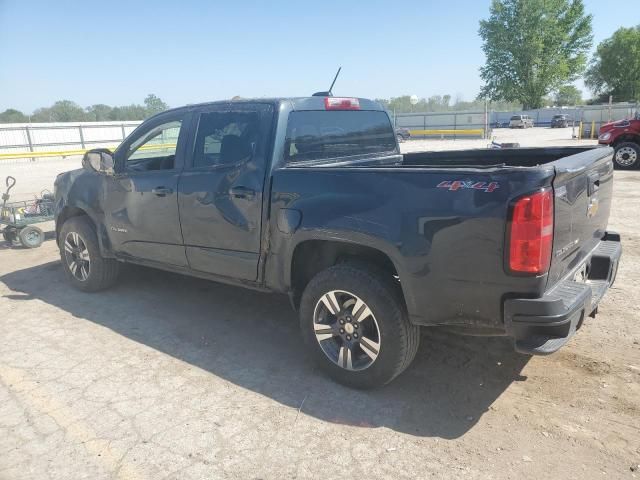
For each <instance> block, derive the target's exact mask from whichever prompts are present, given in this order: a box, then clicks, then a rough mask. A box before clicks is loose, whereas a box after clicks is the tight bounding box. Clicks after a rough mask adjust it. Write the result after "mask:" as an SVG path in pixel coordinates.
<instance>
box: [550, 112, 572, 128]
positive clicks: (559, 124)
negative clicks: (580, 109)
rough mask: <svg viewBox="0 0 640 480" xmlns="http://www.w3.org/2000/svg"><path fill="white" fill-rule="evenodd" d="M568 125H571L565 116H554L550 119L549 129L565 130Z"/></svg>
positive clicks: (567, 116)
mask: <svg viewBox="0 0 640 480" xmlns="http://www.w3.org/2000/svg"><path fill="white" fill-rule="evenodd" d="M569 125H571V120H570V119H569V115H567V114H564V113H561V114H558V115H554V116H553V118H552V119H551V128H566V127H568V126H569Z"/></svg>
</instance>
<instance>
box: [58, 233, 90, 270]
mask: <svg viewBox="0 0 640 480" xmlns="http://www.w3.org/2000/svg"><path fill="white" fill-rule="evenodd" d="M64 256H65V259H66V261H67V267H69V271H70V272H71V274H72V275H73V276H74V277H75V278H76V279H77V280H79V281H81V282H84V281H86V280H87V278H89V273H90V272H91V258H90V257H89V250H88V249H87V245H86V243H85V241H84V240H83V239H82V237H81V236H80V235H78V233H76V232H69V233H68V234H67V236H66V238H65V239H64Z"/></svg>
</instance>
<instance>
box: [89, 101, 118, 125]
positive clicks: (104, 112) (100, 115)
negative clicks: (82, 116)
mask: <svg viewBox="0 0 640 480" xmlns="http://www.w3.org/2000/svg"><path fill="white" fill-rule="evenodd" d="M111 110H113V109H112V107H110V106H109V105H105V104H104V103H98V104H96V105H91V106H90V107H87V117H88V120H89V121H91V122H104V121H105V120H110V119H111V118H110V115H111Z"/></svg>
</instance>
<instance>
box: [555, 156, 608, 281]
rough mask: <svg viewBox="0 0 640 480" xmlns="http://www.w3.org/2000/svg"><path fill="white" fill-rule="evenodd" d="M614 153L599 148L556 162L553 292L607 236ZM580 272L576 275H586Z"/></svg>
mask: <svg viewBox="0 0 640 480" xmlns="http://www.w3.org/2000/svg"><path fill="white" fill-rule="evenodd" d="M612 158H613V150H612V149H611V148H595V149H593V150H590V151H588V152H584V153H581V154H579V155H571V156H569V157H565V158H562V159H560V160H557V161H556V162H554V167H555V171H556V174H555V177H554V180H553V190H554V194H555V217H554V218H555V221H554V238H553V250H552V257H551V268H550V270H549V276H548V284H547V288H551V287H552V286H553V285H555V284H556V283H557V282H558V281H560V280H561V279H563V278H564V277H565V276H566V275H568V274H570V273H572V272H573V270H574V269H576V268H577V267H579V266H581V264H582V263H583V261H584V259H585V258H586V257H588V256H589V254H590V253H591V252H592V251H593V250H594V249H595V248H596V247H597V246H598V244H599V242H600V240H602V238H603V237H604V235H605V230H606V227H607V222H608V219H609V210H610V208H611V199H612V195H613V163H612ZM586 273H587V272H582V271H581V270H580V269H578V271H577V272H576V275H582V274H586Z"/></svg>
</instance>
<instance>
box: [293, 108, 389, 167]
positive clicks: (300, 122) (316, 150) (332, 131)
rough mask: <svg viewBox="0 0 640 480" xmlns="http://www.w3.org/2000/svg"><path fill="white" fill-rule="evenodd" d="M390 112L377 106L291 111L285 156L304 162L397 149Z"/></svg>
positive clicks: (381, 152)
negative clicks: (359, 108) (376, 108)
mask: <svg viewBox="0 0 640 480" xmlns="http://www.w3.org/2000/svg"><path fill="white" fill-rule="evenodd" d="M396 148H397V147H396V137H395V132H394V130H393V127H392V125H391V121H390V120H389V116H388V115H387V113H386V112H383V111H376V110H357V111H353V110H351V111H346V110H345V111H343V110H335V111H326V110H310V111H296V112H291V113H290V114H289V123H288V125H287V136H286V140H285V160H286V161H288V162H305V161H310V160H328V159H334V158H344V157H352V156H362V155H375V154H387V153H395V152H396Z"/></svg>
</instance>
